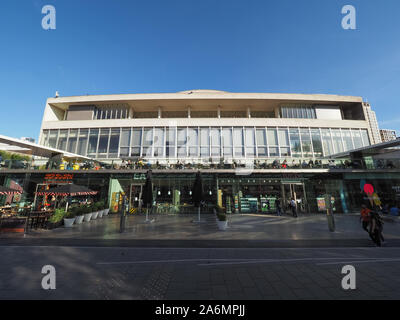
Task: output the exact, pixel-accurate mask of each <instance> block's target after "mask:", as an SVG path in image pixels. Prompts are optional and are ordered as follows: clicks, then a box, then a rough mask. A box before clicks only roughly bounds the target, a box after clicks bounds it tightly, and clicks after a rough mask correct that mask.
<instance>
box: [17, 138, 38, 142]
mask: <svg viewBox="0 0 400 320" xmlns="http://www.w3.org/2000/svg"><path fill="white" fill-rule="evenodd" d="M20 140H22V141H26V142H32V143H35V141H36V140H35V139H34V138H29V137H21V139H20Z"/></svg>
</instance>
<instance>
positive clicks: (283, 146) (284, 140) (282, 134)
mask: <svg viewBox="0 0 400 320" xmlns="http://www.w3.org/2000/svg"><path fill="white" fill-rule="evenodd" d="M278 138H279V147H280V151H281V156H282V157H290V146H289V133H288V130H287V129H286V128H279V129H278Z"/></svg>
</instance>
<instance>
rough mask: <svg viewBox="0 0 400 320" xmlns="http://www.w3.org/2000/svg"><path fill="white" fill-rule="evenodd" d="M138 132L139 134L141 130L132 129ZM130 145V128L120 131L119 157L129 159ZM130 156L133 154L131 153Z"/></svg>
mask: <svg viewBox="0 0 400 320" xmlns="http://www.w3.org/2000/svg"><path fill="white" fill-rule="evenodd" d="M133 130H134V131H135V130H139V132H140V133H141V132H142V130H141V129H133ZM130 145H131V128H122V130H121V141H120V148H119V155H120V157H129V147H130ZM132 156H134V155H133V153H132ZM137 156H140V140H139V152H138V154H137Z"/></svg>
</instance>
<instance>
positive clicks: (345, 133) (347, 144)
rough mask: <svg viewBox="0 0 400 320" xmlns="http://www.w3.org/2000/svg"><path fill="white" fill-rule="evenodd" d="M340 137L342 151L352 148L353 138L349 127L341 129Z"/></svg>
mask: <svg viewBox="0 0 400 320" xmlns="http://www.w3.org/2000/svg"><path fill="white" fill-rule="evenodd" d="M342 137H343V142H344V151H348V150H352V149H354V146H353V139H352V138H351V132H350V130H349V129H342Z"/></svg>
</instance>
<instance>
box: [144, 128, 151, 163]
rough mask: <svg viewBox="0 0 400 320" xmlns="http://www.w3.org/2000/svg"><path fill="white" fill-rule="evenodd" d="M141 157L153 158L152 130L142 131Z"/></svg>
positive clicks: (145, 129)
mask: <svg viewBox="0 0 400 320" xmlns="http://www.w3.org/2000/svg"><path fill="white" fill-rule="evenodd" d="M142 156H143V157H146V158H151V157H153V128H144V129H143V150H142Z"/></svg>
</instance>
